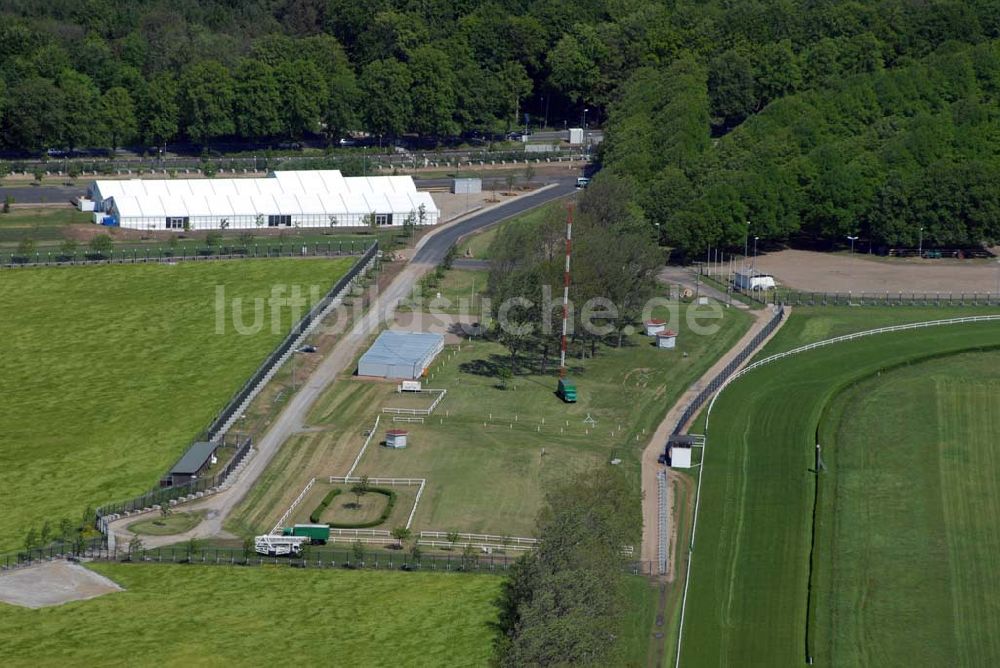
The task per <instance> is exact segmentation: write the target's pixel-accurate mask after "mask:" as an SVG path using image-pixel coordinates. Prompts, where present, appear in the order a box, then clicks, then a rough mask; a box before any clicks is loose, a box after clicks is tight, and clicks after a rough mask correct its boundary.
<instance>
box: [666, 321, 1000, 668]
mask: <svg viewBox="0 0 1000 668" xmlns="http://www.w3.org/2000/svg"><path fill="white" fill-rule="evenodd" d="M997 345H1000V328H998V327H997V325H996V324H995V323H978V324H969V325H956V326H947V327H938V328H932V329H923V330H913V331H907V332H899V333H894V334H885V335H880V336H875V337H871V338H865V339H860V340H856V341H851V342H847V343H843V344H839V345H835V346H831V347H828V348H821V349H818V350H816V351H812V352H810V353H806V354H802V355H799V356H796V357H793V358H788V359H785V360H781V361H778V362H775V363H773V364H771V365H768V366H766V367H763V368H761V369H758V370H756V371H754V372H753V373H751V374H749V375H747V376H746V377H744V378H743V379H741V380H740V381H738V382H736V383H734V384H733V385H732V386H730V387H729V388H728V389H727V390H726V391H725V392H724V393H723V394H722V395H721V396H720V398H719V400H718V402H717V403H716V405H715V408H714V412H713V414H712V417H711V423H710V425H709V431H708V447H707V449H706V457H707V459H706V461H705V463H704V464H703V476H704V480H703V483H702V499H701V512H700V516H699V520H698V534H697V541H696V543H695V546H694V560H693V564H692V579H691V588H690V592H689V598H688V614H687V619H686V622H685V627H684V644H683V648H682V657H681V658H682V663H683V665H690V666H702V665H792V664H796V663H802V662H804V661H805V629H806V608H807V606H806V595H807V584H808V574H809V555H810V539H811V531H812V506H813V500H814V496H815V483H814V475H813V474H812V473H811V471H810V469H811V468H812V466H813V463H814V461H813V460H814V444H815V441H816V427H817V424H818V422H819V420H820V417H821V414H822V411H823V410H824V407H825V406H826V405H827V404H828V402H829V401H830V399H831V398H832V397H833V396H835V395H836V394H837V392H838V391H840V390H841V389H843V388H845V387H847V386H849V385H850V384H852V383H855V382H857V381H859V380H861V379H864V378H867V377H868V376H870V375H872V374H876V373H878V372H879V371H880V370H886V369H889V368H891V367H893V366H894V365H897V364H906V363H910V362H913V361H914V360H917V359H920V358H921V357H925V356H928V355H932V354H938V355H940V354H948V353H953V352H957V351H965V350H970V349H978V348H988V347H991V346H997ZM902 428H904V427H902V426H901V429H902ZM901 433H902V432H901ZM897 438H899V436H897ZM939 538H940V537H934V536H931V537H928V539H929V540H935V539H939ZM940 614H951V611H940Z"/></svg>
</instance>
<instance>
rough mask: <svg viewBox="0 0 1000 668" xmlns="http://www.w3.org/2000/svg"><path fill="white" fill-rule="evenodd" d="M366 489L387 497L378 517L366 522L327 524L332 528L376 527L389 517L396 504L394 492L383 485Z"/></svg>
mask: <svg viewBox="0 0 1000 668" xmlns="http://www.w3.org/2000/svg"><path fill="white" fill-rule="evenodd" d="M368 491H369V492H370V493H374V494H382V495H383V496H387V497H389V501H388V503H386V504H385V508H384V509H383V510H382V514H381V515H380V516H379V517H378V519H374V520H370V521H368V522H328V524H329V525H330V526H331V527H332V528H334V529H367V528H369V527H377V526H378V525H379V524H382V523H383V522H385V521H386V520H387V519H389V515H391V514H392V509H393V507H394V506H395V505H396V492H394V491H392V490H391V489H385V488H384V487H371V488H369V489H368Z"/></svg>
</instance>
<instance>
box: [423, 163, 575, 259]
mask: <svg viewBox="0 0 1000 668" xmlns="http://www.w3.org/2000/svg"><path fill="white" fill-rule="evenodd" d="M574 192H576V177H575V176H573V177H571V178H564V179H559V180H557V181H555V182H554V185H553V186H551V187H549V188H546V189H545V190H541V191H539V192H535V193H532V194H531V195H524V196H523V197H518V198H517V199H516V200H514V201H512V202H509V203H507V204H504V205H503V206H498V207H494V208H490V209H486V210H485V211H483V212H482V213H480V214H479V215H476V216H472V217H471V218H466V219H465V220H463V221H462V222H459V223H455V224H454V225H451V226H449V227H447V228H445V229H443V230H441V231H440V232H438V233H437V234H435V235H434V236H432V237H429V238H428V239H427V241H426V242H425V243H424V245H423V246H422V247H421V248H420V249H419V250H418V251H417V252H416V254H415V255H414V256H413V262H414V263H430V264H434V265H436V264H437V263H438V262H440V261H441V260H442V259H444V256H445V253H447V252H448V249H449V248H451V246H452V245H453V244H454V243H456V242H457V241H458V240H459V239H461V238H462V237H464V236H466V235H468V234H471V233H472V232H477V231H479V230H482V229H485V228H487V227H491V226H493V225H496V224H497V223H500V222H502V221H504V220H506V219H508V218H510V217H511V216H516V215H517V214H519V213H524V212H525V211H528V210H529V209H534V208H535V207H537V206H541V205H542V204H545V203H546V202H551V201H552V200H554V199H559V198H560V197H566V196H568V195H570V194H572V193H574Z"/></svg>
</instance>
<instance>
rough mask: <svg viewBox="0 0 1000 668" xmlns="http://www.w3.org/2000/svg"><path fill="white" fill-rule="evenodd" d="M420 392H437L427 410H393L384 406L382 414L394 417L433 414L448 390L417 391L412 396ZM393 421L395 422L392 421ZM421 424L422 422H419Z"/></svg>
mask: <svg viewBox="0 0 1000 668" xmlns="http://www.w3.org/2000/svg"><path fill="white" fill-rule="evenodd" d="M420 392H437V393H438V395H437V397H435V399H434V401H433V402H431V405H430V406H428V407H427V408H394V407H392V406H384V407H383V408H382V412H383V413H392V414H394V415H430V414H431V413H433V412H434V409H435V408H437V407H438V404H439V403H441V400H442V399H444V397H445V395H446V394H448V390H436V389H431V388H427V389H426V390H418V391H416V392H414V394H417V393H420ZM393 421H395V420H393ZM421 422H422V420H421Z"/></svg>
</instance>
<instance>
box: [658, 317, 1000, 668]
mask: <svg viewBox="0 0 1000 668" xmlns="http://www.w3.org/2000/svg"><path fill="white" fill-rule="evenodd" d="M997 321H1000V314H996V315H973V316H964V317H961V318H944V319H941V320H926V321H923V322H911V323H907V324H905V325H891V326H889V327H878V328H876V329H868V330H865V331H863V332H854V333H852V334H844V335H842V336H835V337H832V338H829V339H824V340H823V341H816V342H814V343H809V344H806V345H804V346H799V347H798V348H792V349H791V350H786V351H785V352H781V353H776V354H774V355H769V356H768V357H765V358H763V359H760V360H757V361H756V362H754V363H752V364H749V365H747V366H746V367H744V368H743V369H740V370H739V371H738V372H736V373H734V374H733V375H732V376H730V377H729V378H728V379H726V380H725V381H724V382H723V383H722V385H721V386H720V387H719V389H718V390H716V392H715V394H713V395H712V399H711V401H709V403H708V408H707V412H706V413H705V433H706V434H708V425H709V422H710V420H711V418H712V408H713V407H714V406H715V400H716V399H718V398H719V395H720V394H722V391H723V390H725V389H726V388H727V387H728V386H729V384H730V383H732V382H733V381H735V380H737V379H738V378H742V377H743V376H745V375H746V374H748V373H750V372H751V371H753V370H754V369H759V368H760V367H762V366H765V365H767V364H771V363H772V362H776V361H778V360H780V359H784V358H786V357H791V356H792V355H798V354H800V353H804V352H808V351H810V350H815V349H817V348H823V347H825V346H830V345H833V344H835V343H843V342H845V341H853V340H855V339H860V338H864V337H867V336H875V335H877V334H889V333H892V332H902V331H906V330H911V329H924V328H927V327H940V326H944V325H961V324H967V323H976V322H997ZM707 450H708V448H707V447H706V448H704V450H703V451H702V456H701V461H702V465H701V469H700V473H699V475H698V487H697V491H696V492H695V505H694V517H693V518H692V521H691V541H690V545H689V546H688V563H687V574H686V576H685V578H684V594H683V596H682V598H681V619H680V624H679V627H678V632H677V653H676V656H677V658H676V661H675V662H674V665H675V667H676V668H680V665H681V642H682V641H683V637H684V617H685V613H686V611H687V597H688V588H689V586H690V583H691V563H692V561H693V560H694V542H695V535H696V532H697V529H698V515H699V508H700V501H701V482H702V479H703V478H704V477H705V456H706V454H707Z"/></svg>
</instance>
